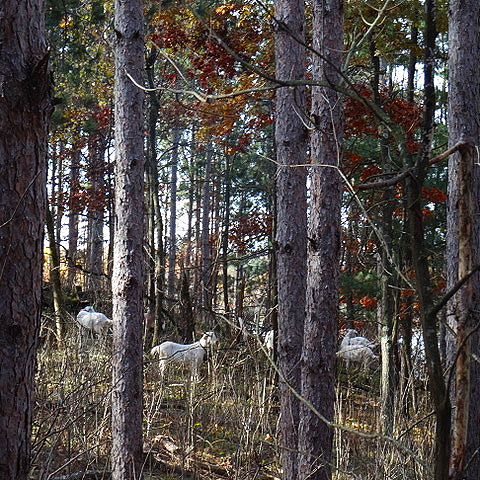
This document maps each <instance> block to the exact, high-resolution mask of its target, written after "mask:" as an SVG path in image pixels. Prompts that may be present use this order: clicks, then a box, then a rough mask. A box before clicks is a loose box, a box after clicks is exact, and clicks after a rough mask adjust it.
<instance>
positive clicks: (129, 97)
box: [112, 0, 145, 480]
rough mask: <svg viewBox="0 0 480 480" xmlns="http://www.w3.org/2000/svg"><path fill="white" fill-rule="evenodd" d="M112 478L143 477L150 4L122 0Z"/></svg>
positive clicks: (118, 17)
mask: <svg viewBox="0 0 480 480" xmlns="http://www.w3.org/2000/svg"><path fill="white" fill-rule="evenodd" d="M115 33H116V44H115V147H116V148H115V154H116V155H115V181H116V183H115V240H114V255H113V277H112V295H113V355H112V364H113V370H112V383H113V386H112V478H113V479H114V480H133V479H135V480H136V479H140V478H142V466H143V451H142V406H143V363H142V356H143V355H142V354H143V351H142V333H143V331H142V330H143V329H142V325H143V316H144V315H143V301H142V297H143V269H142V265H143V261H144V259H143V241H144V225H143V222H144V214H145V212H144V210H145V209H144V198H143V193H144V191H143V190H144V184H143V174H144V155H143V128H144V122H143V100H144V94H143V92H142V91H141V90H140V89H138V88H137V87H135V85H134V84H133V83H132V81H131V80H130V79H129V78H128V76H127V74H129V75H130V76H132V78H134V79H135V80H136V81H137V82H139V83H142V82H143V77H144V71H143V53H144V38H143V2H142V0H116V1H115Z"/></svg>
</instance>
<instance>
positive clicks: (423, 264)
mask: <svg viewBox="0 0 480 480" xmlns="http://www.w3.org/2000/svg"><path fill="white" fill-rule="evenodd" d="M425 11H426V15H425V19H426V24H425V59H424V65H425V67H424V85H425V87H424V90H425V93H424V97H425V107H424V109H425V111H424V120H423V127H422V130H423V131H422V146H421V151H420V153H419V155H420V158H419V159H418V160H417V162H416V165H415V167H414V169H413V171H412V176H411V177H410V178H408V179H407V182H406V187H407V202H408V205H409V210H408V224H409V233H410V248H411V252H412V264H413V268H414V270H415V282H416V287H417V295H418V302H419V306H420V309H419V316H420V321H421V324H422V332H423V340H424V344H425V359H426V364H427V372H428V388H429V392H430V396H431V398H432V403H433V408H434V411H435V420H436V429H435V446H434V478H435V480H446V479H447V478H448V465H449V459H450V451H451V449H450V448H451V445H450V427H451V404H450V399H449V397H448V392H447V387H446V383H445V379H444V377H443V369H442V364H441V360H440V350H439V347H438V331H437V315H436V313H435V311H434V309H433V306H434V305H433V296H432V282H431V278H430V271H429V265H428V256H427V253H426V247H425V227H424V224H423V214H422V208H423V204H422V200H421V187H422V185H423V184H424V181H425V176H426V173H427V169H428V161H429V158H430V154H431V145H432V138H433V131H434V130H433V129H434V122H433V120H434V114H435V85H434V67H435V62H434V59H435V38H436V26H435V11H436V5H435V0H426V2H425Z"/></svg>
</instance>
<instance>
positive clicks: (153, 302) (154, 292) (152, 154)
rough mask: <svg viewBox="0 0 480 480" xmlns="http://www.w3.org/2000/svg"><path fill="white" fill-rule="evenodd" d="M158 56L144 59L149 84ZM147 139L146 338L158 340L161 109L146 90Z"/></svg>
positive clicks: (162, 273) (160, 327)
mask: <svg viewBox="0 0 480 480" xmlns="http://www.w3.org/2000/svg"><path fill="white" fill-rule="evenodd" d="M157 56H158V51H157V49H156V48H154V49H152V50H151V51H150V54H149V55H148V56H147V62H146V75H147V81H148V86H149V87H150V88H154V87H155V79H154V65H155V60H156V58H157ZM148 103H149V105H148V107H149V108H148V141H147V154H148V158H147V162H148V163H147V174H148V189H149V191H148V194H149V209H150V212H149V222H150V223H149V236H150V259H151V263H150V270H149V278H148V282H149V288H148V291H149V299H148V301H149V313H151V314H153V316H154V319H155V322H154V327H153V338H152V339H151V340H150V339H148V342H149V343H150V342H151V343H153V344H157V343H159V342H160V340H159V339H160V334H161V332H162V331H163V326H164V320H165V317H164V313H163V304H164V284H165V252H164V242H163V217H162V211H161V208H160V200H159V197H158V192H159V179H158V166H157V120H158V114H159V111H160V102H159V99H158V94H157V92H155V91H151V92H149V93H148Z"/></svg>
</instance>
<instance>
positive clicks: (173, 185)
mask: <svg viewBox="0 0 480 480" xmlns="http://www.w3.org/2000/svg"><path fill="white" fill-rule="evenodd" d="M180 136H181V131H180V127H179V126H178V125H175V126H174V127H173V150H172V174H171V179H170V226H169V227H170V228H169V241H168V276H167V296H168V299H169V301H170V302H171V301H173V300H174V297H175V262H176V258H177V255H176V248H177V240H176V236H177V170H178V148H179V143H180Z"/></svg>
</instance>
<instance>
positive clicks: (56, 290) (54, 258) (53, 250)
mask: <svg viewBox="0 0 480 480" xmlns="http://www.w3.org/2000/svg"><path fill="white" fill-rule="evenodd" d="M45 222H46V226H47V236H48V246H49V247H50V256H51V264H50V272H49V273H50V274H49V279H50V287H51V289H52V293H53V309H54V312H55V334H56V340H57V343H62V342H63V339H64V336H65V325H64V322H63V294H62V282H61V279H60V254H59V251H58V245H57V242H56V235H55V226H54V223H53V216H52V212H51V210H50V207H49V205H47V206H46V208H45Z"/></svg>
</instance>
